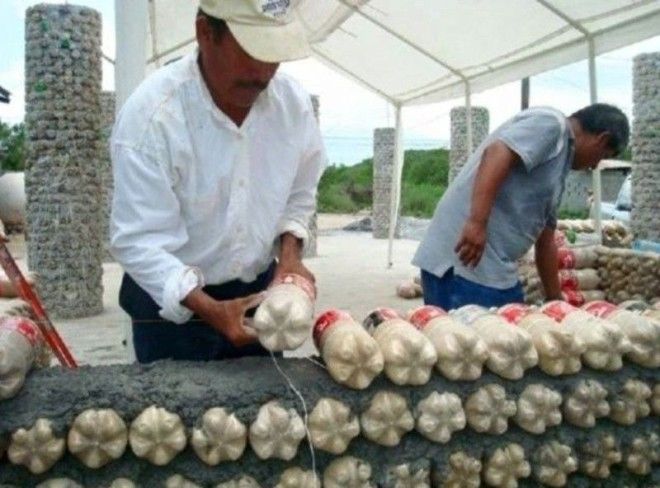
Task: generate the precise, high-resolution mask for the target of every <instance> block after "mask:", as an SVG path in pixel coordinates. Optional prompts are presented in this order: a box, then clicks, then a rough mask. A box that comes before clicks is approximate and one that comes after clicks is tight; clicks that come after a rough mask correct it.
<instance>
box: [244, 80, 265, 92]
mask: <svg viewBox="0 0 660 488" xmlns="http://www.w3.org/2000/svg"><path fill="white" fill-rule="evenodd" d="M236 86H237V87H238V88H246V89H249V90H251V89H256V90H265V89H266V88H268V83H264V82H262V81H258V80H253V81H248V80H245V81H238V82H236Z"/></svg>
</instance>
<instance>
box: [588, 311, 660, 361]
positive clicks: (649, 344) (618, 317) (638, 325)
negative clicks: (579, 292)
mask: <svg viewBox="0 0 660 488" xmlns="http://www.w3.org/2000/svg"><path fill="white" fill-rule="evenodd" d="M582 309H583V310H586V311H587V312H589V313H590V314H592V315H594V316H596V317H599V318H601V319H605V320H608V321H610V322H613V323H615V324H617V325H618V326H619V327H620V328H621V330H622V331H623V333H624V334H625V335H626V337H627V338H628V340H629V341H630V351H629V352H628V353H627V354H626V357H627V358H628V359H630V360H631V361H633V362H635V363H637V364H640V365H642V366H645V367H647V368H657V367H659V366H660V324H659V323H657V322H654V321H652V320H650V319H648V318H647V317H644V316H642V315H641V314H639V313H635V312H631V311H630V310H624V309H622V308H619V307H617V306H616V305H613V304H611V303H608V302H605V301H594V302H589V303H587V304H585V305H584V306H583V307H582Z"/></svg>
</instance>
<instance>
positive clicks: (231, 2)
mask: <svg viewBox="0 0 660 488" xmlns="http://www.w3.org/2000/svg"><path fill="white" fill-rule="evenodd" d="M298 3H299V0H200V2H199V8H200V9H202V11H203V12H204V13H205V14H207V15H210V16H211V17H215V18H218V19H223V20H224V21H225V22H226V23H227V26H228V27H229V30H230V31H231V33H232V34H233V36H234V37H235V38H236V40H237V41H238V43H239V44H240V45H241V47H242V48H243V49H244V50H245V51H246V52H247V53H248V54H249V55H250V56H252V57H253V58H255V59H258V60H259V61H264V62H268V63H281V62H283V61H293V60H295V59H301V58H306V57H307V56H309V55H310V53H311V49H310V46H309V41H308V40H307V35H306V33H305V29H304V28H303V26H302V23H301V22H300V19H299V18H298V13H297V11H296V6H297V5H298Z"/></svg>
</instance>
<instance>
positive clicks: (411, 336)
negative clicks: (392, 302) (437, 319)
mask: <svg viewBox="0 0 660 488" xmlns="http://www.w3.org/2000/svg"><path fill="white" fill-rule="evenodd" d="M362 325H363V326H364V327H365V328H366V329H367V331H369V332H370V333H371V335H372V337H373V338H374V339H375V340H376V342H377V343H378V347H379V348H380V350H381V352H382V353H383V359H384V361H385V375H386V376H387V377H388V378H389V379H390V381H392V383H395V384H397V385H424V384H426V383H427V382H428V381H429V379H430V378H431V371H432V370H433V366H435V363H436V362H437V360H438V356H437V354H436V352H435V348H434V347H433V344H431V341H429V339H428V338H427V337H426V336H425V335H424V334H422V333H421V332H420V331H419V330H417V329H416V328H415V327H414V326H413V325H412V324H411V323H410V322H407V321H406V320H404V319H403V318H402V317H401V316H400V315H399V314H398V313H397V312H396V311H395V310H392V309H391V308H377V309H376V310H374V311H373V312H371V313H370V314H369V315H367V317H366V318H365V319H364V320H363V321H362Z"/></svg>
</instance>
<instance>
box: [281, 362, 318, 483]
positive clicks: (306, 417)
mask: <svg viewBox="0 0 660 488" xmlns="http://www.w3.org/2000/svg"><path fill="white" fill-rule="evenodd" d="M269 352H270V357H271V359H272V360H273V364H274V365H275V367H276V368H277V371H279V373H280V375H282V377H283V378H284V379H285V380H286V382H287V383H288V385H289V388H290V389H291V390H292V391H293V392H294V393H295V394H296V395H297V396H298V398H299V399H300V402H301V403H302V408H303V422H304V424H305V435H306V436H307V445H308V446H309V453H310V455H311V457H312V472H313V473H314V475H315V476H316V477H317V479H319V480H320V478H319V474H318V473H317V472H316V454H315V452H314V446H313V445H312V434H311V432H310V431H309V424H308V422H309V415H308V413H307V403H305V398H304V397H303V396H302V394H301V393H300V391H298V389H297V388H296V387H295V385H294V384H293V381H291V378H289V376H287V374H286V373H285V372H284V371H283V370H282V368H280V365H279V364H278V362H277V359H276V358H275V355H274V354H273V351H269Z"/></svg>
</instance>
